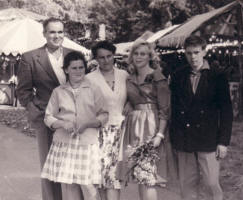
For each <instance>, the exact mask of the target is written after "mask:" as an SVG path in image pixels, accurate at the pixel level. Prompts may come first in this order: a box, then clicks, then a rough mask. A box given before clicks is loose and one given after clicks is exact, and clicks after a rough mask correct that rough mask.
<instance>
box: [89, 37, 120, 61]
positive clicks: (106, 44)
mask: <svg viewBox="0 0 243 200" xmlns="http://www.w3.org/2000/svg"><path fill="white" fill-rule="evenodd" d="M98 49H106V50H108V51H111V52H112V53H113V54H115V52H116V47H115V45H114V44H113V43H111V42H109V41H107V40H103V41H100V42H98V43H97V44H95V45H94V46H93V47H92V49H91V51H92V54H93V57H94V58H96V56H97V51H98Z"/></svg>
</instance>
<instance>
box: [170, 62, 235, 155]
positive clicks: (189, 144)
mask: <svg viewBox="0 0 243 200" xmlns="http://www.w3.org/2000/svg"><path fill="white" fill-rule="evenodd" d="M190 75H191V68H190V67H189V66H187V67H184V68H182V69H180V70H178V71H176V72H175V73H174V74H173V76H172V79H171V93H172V96H171V106H172V116H171V126H170V136H171V142H172V145H173V147H174V148H175V149H177V150H180V151H185V152H195V151H202V152H212V151H215V150H216V147H217V145H218V144H222V145H226V146H227V145H229V142H230V137H231V129H232V120H233V111H232V105H231V99H230V93H229V86H228V81H227V79H226V77H225V75H224V74H223V73H222V72H221V73H219V72H217V71H215V70H212V69H204V70H202V72H201V77H200V80H199V83H198V87H197V90H196V93H195V94H194V93H193V90H192V85H191V80H190Z"/></svg>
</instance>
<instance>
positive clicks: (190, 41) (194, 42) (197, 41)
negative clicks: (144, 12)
mask: <svg viewBox="0 0 243 200" xmlns="http://www.w3.org/2000/svg"><path fill="white" fill-rule="evenodd" d="M189 46H201V47H202V49H203V50H204V49H206V46H207V42H206V40H205V39H204V38H203V37H200V36H197V35H191V36H189V37H188V38H186V40H185V43H184V48H187V47H189Z"/></svg>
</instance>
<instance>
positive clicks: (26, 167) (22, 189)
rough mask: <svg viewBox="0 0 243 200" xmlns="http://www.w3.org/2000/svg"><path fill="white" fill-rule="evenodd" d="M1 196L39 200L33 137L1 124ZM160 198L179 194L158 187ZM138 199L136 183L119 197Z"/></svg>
mask: <svg viewBox="0 0 243 200" xmlns="http://www.w3.org/2000/svg"><path fill="white" fill-rule="evenodd" d="M0 163H1V164H0V200H13V199H17V200H41V195H40V180H39V160H38V153H37V145H36V140H35V138H32V137H27V136H26V135H24V134H21V133H18V131H17V130H16V129H12V128H8V127H6V126H4V125H0ZM159 194H160V197H161V198H160V199H161V200H164V199H166V200H179V198H178V195H176V194H173V193H172V192H169V191H166V190H162V189H161V190H159ZM129 199H131V200H138V195H137V187H136V186H135V185H129V186H128V187H127V188H126V189H125V190H123V191H122V198H121V200H129Z"/></svg>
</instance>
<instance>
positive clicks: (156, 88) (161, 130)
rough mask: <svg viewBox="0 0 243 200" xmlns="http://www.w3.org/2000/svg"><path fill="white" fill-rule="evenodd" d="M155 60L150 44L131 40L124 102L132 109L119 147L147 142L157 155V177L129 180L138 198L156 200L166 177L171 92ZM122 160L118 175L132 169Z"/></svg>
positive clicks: (125, 148) (156, 59)
mask: <svg viewBox="0 0 243 200" xmlns="http://www.w3.org/2000/svg"><path fill="white" fill-rule="evenodd" d="M158 60H159V58H158V56H157V55H156V53H155V52H154V50H153V48H152V46H151V45H150V44H149V43H147V42H146V41H144V40H138V41H136V42H135V43H134V45H133V47H132V49H131V52H130V55H129V58H128V62H129V64H130V67H131V68H132V69H130V70H131V71H132V72H133V73H132V74H131V75H130V77H129V78H128V80H127V84H126V87H127V101H128V103H129V104H130V106H131V108H132V111H131V112H129V113H128V115H127V117H126V121H125V134H124V136H123V137H124V138H123V141H122V147H123V148H121V149H122V151H123V152H126V151H127V150H128V147H129V146H130V147H131V146H132V147H133V148H136V147H139V146H140V145H142V144H144V143H146V142H149V141H150V142H151V143H152V145H153V147H154V148H155V150H156V151H157V153H158V155H159V157H160V160H159V161H158V162H157V163H156V167H157V170H156V171H155V172H154V174H152V176H154V177H157V178H156V180H155V182H154V183H151V184H147V183H144V182H143V181H141V182H140V181H138V179H139V178H138V179H136V180H135V179H134V174H133V177H132V178H131V179H132V180H131V179H130V180H129V181H132V182H134V181H136V182H137V184H138V189H139V197H140V200H158V199H159V198H158V194H157V189H156V186H158V185H163V186H164V185H165V184H166V179H167V172H166V165H167V161H166V150H165V146H168V143H169V142H168V134H167V122H168V120H169V117H170V91H169V88H168V85H167V80H166V78H165V76H164V75H163V74H162V73H161V70H160V68H156V66H155V65H154V63H155V62H156V63H157V61H158ZM124 159H125V160H123V161H124V162H123V166H122V167H121V171H120V175H121V174H127V172H129V170H130V172H131V169H128V168H127V167H128V164H127V163H126V161H127V160H126V159H127V158H124ZM141 173H143V172H141ZM140 175H141V174H138V176H140ZM138 176H137V177H138ZM160 199H161V198H160Z"/></svg>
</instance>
